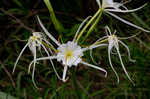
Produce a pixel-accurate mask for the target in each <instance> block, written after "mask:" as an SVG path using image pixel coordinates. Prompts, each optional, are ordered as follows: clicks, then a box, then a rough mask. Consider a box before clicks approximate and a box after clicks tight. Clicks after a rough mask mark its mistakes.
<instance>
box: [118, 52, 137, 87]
mask: <svg viewBox="0 0 150 99" xmlns="http://www.w3.org/2000/svg"><path fill="white" fill-rule="evenodd" d="M117 53H118V56H119V59H120V62H121V66H122V68H123V70H124V72H125V74H126V75H127V77H128V79H129V80H130V81H131V82H132V83H133V85H135V84H134V82H133V81H132V79H131V78H130V76H129V74H128V72H127V70H126V69H125V66H124V64H123V61H122V58H121V55H120V52H119V50H117Z"/></svg>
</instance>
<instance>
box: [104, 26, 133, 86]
mask: <svg viewBox="0 0 150 99" xmlns="http://www.w3.org/2000/svg"><path fill="white" fill-rule="evenodd" d="M106 29H107V31H108V32H106V33H107V37H108V38H107V39H108V59H109V63H110V66H111V68H112V70H113V71H114V72H115V74H116V76H117V80H118V83H119V76H118V74H117V72H116V71H115V69H114V67H113V65H112V61H111V58H110V57H111V56H110V55H111V53H112V49H113V48H115V49H116V51H117V54H118V56H119V59H120V62H121V66H122V68H123V70H124V72H125V74H126V75H127V77H128V79H129V80H130V81H131V82H132V83H133V84H134V82H133V81H132V80H131V78H130V76H129V74H128V73H127V70H126V69H125V66H124V64H123V61H122V57H121V54H120V51H119V43H120V44H121V45H122V46H124V47H125V48H126V49H127V52H128V56H129V60H130V61H132V62H134V60H132V59H131V57H130V50H129V48H128V46H127V45H126V44H125V43H123V42H122V41H121V40H120V39H121V38H119V37H117V36H116V35H115V33H116V31H115V32H114V34H112V33H111V31H110V29H109V27H108V26H106ZM112 54H113V53H112ZM115 54H116V53H115Z"/></svg>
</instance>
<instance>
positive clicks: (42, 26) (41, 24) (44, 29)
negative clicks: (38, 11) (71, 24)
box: [37, 16, 61, 46]
mask: <svg viewBox="0 0 150 99" xmlns="http://www.w3.org/2000/svg"><path fill="white" fill-rule="evenodd" d="M37 19H38V21H39V24H40V26H41V28H42V29H43V31H44V32H45V33H46V34H47V36H48V37H49V38H50V39H51V40H52V41H53V42H55V43H56V44H57V45H58V46H60V45H61V44H60V43H59V42H58V41H57V40H56V39H55V38H54V37H53V36H52V35H51V34H50V33H49V32H48V31H47V29H46V28H45V27H44V25H43V23H42V22H41V20H40V18H39V17H38V16H37Z"/></svg>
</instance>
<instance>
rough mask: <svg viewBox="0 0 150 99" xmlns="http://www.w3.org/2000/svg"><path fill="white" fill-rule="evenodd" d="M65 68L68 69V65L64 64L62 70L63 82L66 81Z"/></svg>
mask: <svg viewBox="0 0 150 99" xmlns="http://www.w3.org/2000/svg"><path fill="white" fill-rule="evenodd" d="M67 69H68V66H67V65H65V66H64V71H63V77H62V81H63V82H66V81H67V79H66V74H67Z"/></svg>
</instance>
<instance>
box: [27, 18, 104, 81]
mask: <svg viewBox="0 0 150 99" xmlns="http://www.w3.org/2000/svg"><path fill="white" fill-rule="evenodd" d="M37 18H38V21H39V24H40V26H41V27H42V29H43V31H44V32H45V33H46V34H47V35H48V36H49V38H50V39H51V40H52V41H53V42H55V43H56V44H57V46H58V47H57V51H58V52H57V53H55V55H53V56H49V57H43V58H37V59H36V61H38V60H47V59H56V60H57V61H58V62H61V63H62V65H63V66H64V71H63V75H62V81H63V82H66V80H67V78H66V74H67V70H68V67H72V66H77V65H78V64H84V65H87V66H89V67H92V68H95V69H98V70H100V71H103V72H105V77H106V76H107V71H106V70H105V69H103V68H101V67H98V66H95V65H92V64H89V63H86V62H84V61H83V60H82V58H81V57H82V56H83V55H84V54H83V53H84V51H87V50H91V49H93V48H95V47H94V45H93V46H90V47H86V48H82V47H80V46H79V45H78V43H77V42H76V40H75V39H76V38H74V39H73V41H68V42H67V43H63V44H60V43H59V42H58V41H57V40H56V39H55V38H54V37H53V36H52V35H51V34H50V33H49V32H48V31H47V29H46V28H45V27H44V25H43V23H42V22H41V20H40V19H39V17H37ZM85 20H87V19H85ZM85 20H84V21H83V23H82V24H81V26H82V25H83V24H84V23H85ZM81 26H80V28H81ZM80 28H79V29H80ZM78 32H79V30H77V32H76V36H77V35H78ZM34 61H35V60H34ZM34 61H32V62H31V63H30V66H31V65H32V63H34Z"/></svg>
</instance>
